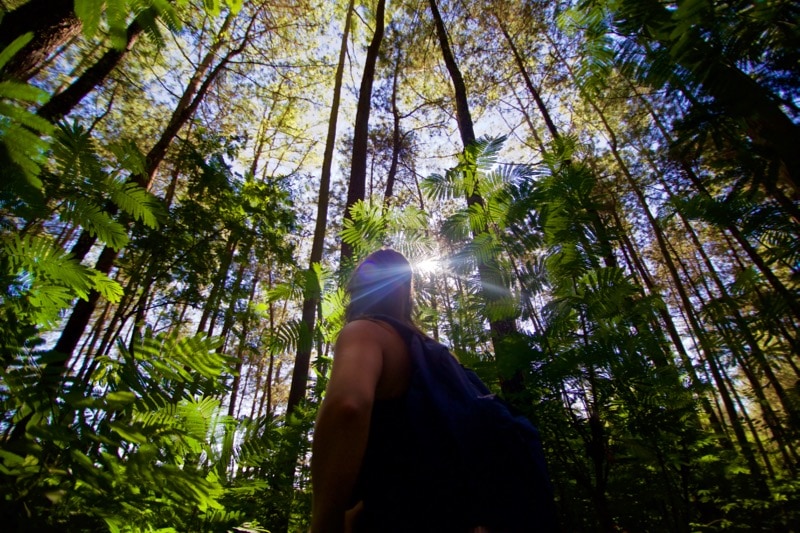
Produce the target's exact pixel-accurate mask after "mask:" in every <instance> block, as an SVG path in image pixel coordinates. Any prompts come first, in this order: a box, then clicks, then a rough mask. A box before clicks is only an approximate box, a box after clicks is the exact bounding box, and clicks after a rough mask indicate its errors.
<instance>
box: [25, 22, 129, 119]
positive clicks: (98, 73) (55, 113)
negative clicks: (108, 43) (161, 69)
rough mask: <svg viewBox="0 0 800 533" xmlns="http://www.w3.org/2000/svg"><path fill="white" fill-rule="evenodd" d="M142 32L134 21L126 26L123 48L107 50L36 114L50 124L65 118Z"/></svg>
mask: <svg viewBox="0 0 800 533" xmlns="http://www.w3.org/2000/svg"><path fill="white" fill-rule="evenodd" d="M142 31H143V28H142V26H141V25H140V24H139V22H138V21H136V20H134V21H133V22H132V23H131V24H130V26H128V31H127V36H128V40H127V44H126V46H125V48H123V49H121V50H118V49H116V48H110V49H108V50H107V51H106V53H105V54H103V56H102V57H101V58H100V59H98V60H97V62H96V63H95V64H94V65H92V66H91V67H89V68H88V69H87V70H86V71H85V72H84V73H83V74H81V76H80V77H79V78H78V79H77V80H75V81H74V82H72V84H71V85H70V86H69V87H67V88H66V89H64V90H63V91H61V92H60V93H58V94H56V95H54V96H53V97H52V98H50V100H49V101H48V102H47V103H46V104H44V105H43V106H42V107H41V108H39V110H38V111H37V112H36V114H37V115H39V116H40V117H42V118H45V119H47V120H49V121H50V122H52V123H56V122H58V121H59V120H61V119H62V118H64V117H65V116H67V115H68V114H69V113H70V111H72V109H73V108H74V107H75V106H76V105H78V103H80V101H81V100H83V98H84V97H86V95H87V94H89V93H90V92H92V91H93V90H94V89H95V88H96V87H98V86H99V85H101V84H102V83H103V82H104V81H105V80H106V78H107V77H108V75H109V74H111V72H112V71H113V70H114V69H115V68H116V67H117V65H119V63H120V61H122V58H123V57H125V54H127V53H128V52H130V50H131V49H132V48H133V45H134V44H136V41H137V40H138V39H139V35H141V33H142Z"/></svg>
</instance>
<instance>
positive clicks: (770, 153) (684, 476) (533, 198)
mask: <svg viewBox="0 0 800 533" xmlns="http://www.w3.org/2000/svg"><path fill="white" fill-rule="evenodd" d="M2 10H3V16H2V19H0V169H1V172H2V188H1V189H0V191H1V192H0V279H2V295H0V315H2V316H1V317H0V361H2V369H1V370H0V372H1V373H0V402H2V406H3V409H2V420H0V432H2V439H1V440H0V461H1V462H0V487H1V488H2V502H0V506H1V507H0V520H2V522H0V523H2V527H3V529H5V530H7V531H113V532H122V531H131V532H133V531H165V532H166V531H179V532H184V531H239V532H255V531H270V532H273V533H278V532H281V533H282V532H286V531H292V532H294V531H304V530H305V529H306V528H307V527H308V520H309V509H310V480H309V471H308V470H309V468H308V464H309V453H310V442H311V440H312V439H313V422H314V418H315V415H316V409H317V406H318V404H319V401H320V397H321V395H322V393H323V391H324V387H325V383H326V376H327V372H328V370H329V367H330V362H331V357H332V343H333V342H334V341H335V338H336V334H337V332H338V330H339V328H340V327H341V325H342V320H343V318H342V317H343V306H344V304H345V296H344V293H343V291H342V289H341V287H342V285H343V280H346V279H347V276H348V272H349V271H350V270H351V268H352V265H353V264H354V262H356V261H358V260H359V259H360V258H361V257H364V256H365V255H366V254H367V253H369V252H371V251H374V250H376V249H378V248H380V247H382V246H390V247H392V248H394V249H396V250H398V251H401V252H402V253H404V254H405V255H406V256H407V257H409V259H410V260H411V261H412V262H413V263H414V265H415V295H416V302H417V308H416V311H415V313H416V317H417V321H418V323H419V325H420V326H421V327H422V329H423V330H424V331H425V332H427V333H428V334H429V335H431V336H432V337H433V338H435V339H437V340H440V341H441V342H443V343H445V344H447V345H448V346H450V347H451V348H452V350H453V351H454V352H455V353H456V354H457V355H458V357H459V358H460V360H461V361H462V362H463V363H464V364H466V365H467V366H469V367H471V368H473V369H475V370H476V371H477V372H478V373H479V374H480V376H481V377H482V378H483V379H484V380H485V381H486V382H487V383H488V384H490V386H491V387H492V388H494V390H495V391H496V392H497V393H498V394H501V395H502V396H503V397H504V398H505V399H506V400H507V401H508V402H509V403H511V404H512V405H513V406H514V407H515V408H516V409H518V410H520V411H521V412H523V413H525V414H526V415H527V416H528V417H529V418H530V419H531V420H532V421H533V422H534V423H535V424H536V425H537V426H538V427H539V429H540V431H541V434H542V437H543V441H544V444H545V450H546V453H547V459H548V463H549V468H550V475H551V477H552V480H553V484H554V487H555V493H556V498H557V504H558V509H559V517H560V522H561V526H562V529H563V531H570V532H571V531H603V532H610V531H630V532H639V531H671V532H672V531H674V532H688V531H722V530H726V531H727V530H730V531H793V530H797V529H794V528H797V527H798V526H797V524H800V479H798V470H800V438H799V437H800V358H798V354H799V353H800V336H799V333H800V298H798V296H799V295H800V238H798V235H800V231H799V229H800V27H798V20H800V4H797V3H796V2H794V1H792V0H751V1H742V0H729V1H727V2H723V1H711V0H678V1H675V2H667V1H658V0H615V1H611V0H572V1H571V0H564V1H560V2H546V1H543V0H527V1H512V0H477V1H464V0H398V1H396V2H389V3H387V2H386V0H372V1H371V2H366V3H357V2H355V0H349V1H344V2H326V1H322V0H283V1H281V2H267V1H266V0H253V1H251V2H246V3H242V2H240V0H226V3H224V4H221V3H220V2H219V0H204V1H203V2H194V1H193V0H175V1H166V0H136V1H123V0H105V1H101V0H75V1H74V2H73V1H71V0H27V2H26V1H25V0H5V1H4V2H3V4H2ZM487 490H491V488H488V489H487Z"/></svg>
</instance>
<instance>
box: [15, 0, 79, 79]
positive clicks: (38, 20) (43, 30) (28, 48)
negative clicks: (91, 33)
mask: <svg viewBox="0 0 800 533" xmlns="http://www.w3.org/2000/svg"><path fill="white" fill-rule="evenodd" d="M80 31H81V22H80V20H78V18H77V17H76V16H75V12H74V11H73V2H72V0H30V1H29V2H26V3H24V4H22V5H21V6H19V7H18V8H16V9H14V10H13V11H10V12H8V13H6V14H5V16H3V19H2V21H1V22H0V50H3V49H5V47H6V46H8V45H9V44H11V42H12V41H14V39H16V38H18V37H20V36H22V35H25V34H26V33H29V32H32V33H33V38H32V39H31V41H30V42H29V43H28V44H26V45H25V46H24V47H23V48H22V50H20V51H19V52H18V53H17V54H16V55H15V56H14V57H13V58H12V59H11V60H10V61H9V62H8V63H7V64H6V65H5V66H4V67H3V70H2V73H0V74H2V77H4V78H14V79H16V80H18V81H27V80H29V79H30V78H31V77H32V76H33V75H34V74H35V73H36V71H37V70H38V69H39V68H40V67H41V65H42V64H43V63H44V62H45V61H46V60H47V58H48V57H50V56H51V55H52V54H53V53H54V52H55V51H56V50H58V49H59V48H60V47H61V46H63V45H64V44H65V43H67V42H69V40H70V39H72V38H73V37H75V36H76V35H78V33H80Z"/></svg>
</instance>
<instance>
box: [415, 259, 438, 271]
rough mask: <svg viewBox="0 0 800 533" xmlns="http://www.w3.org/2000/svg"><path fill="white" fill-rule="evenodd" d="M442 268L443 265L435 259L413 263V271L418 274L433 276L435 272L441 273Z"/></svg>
mask: <svg viewBox="0 0 800 533" xmlns="http://www.w3.org/2000/svg"><path fill="white" fill-rule="evenodd" d="M443 268H444V265H443V264H442V262H441V261H440V260H439V258H437V257H432V258H429V259H423V260H422V261H417V262H416V263H414V270H416V271H417V272H419V273H420V274H435V273H436V272H441V271H442V269H443Z"/></svg>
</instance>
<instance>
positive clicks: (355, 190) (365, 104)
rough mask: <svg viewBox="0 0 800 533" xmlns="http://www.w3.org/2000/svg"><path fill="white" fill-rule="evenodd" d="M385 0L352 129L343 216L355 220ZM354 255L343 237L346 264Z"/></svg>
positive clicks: (361, 192)
mask: <svg viewBox="0 0 800 533" xmlns="http://www.w3.org/2000/svg"><path fill="white" fill-rule="evenodd" d="M385 7H386V0H378V7H377V10H376V12H375V33H374V34H373V35H372V41H371V42H370V43H369V47H368V48H367V57H366V60H365V62H364V73H363V74H362V75H361V88H360V90H359V91H358V106H357V108H356V124H355V129H354V132H353V158H352V162H351V163H350V181H349V183H348V186H347V203H346V204H345V206H344V219H345V220H352V218H351V213H350V208H352V207H353V205H355V204H356V202H358V201H363V200H364V195H365V190H366V183H367V146H368V142H369V115H370V110H371V107H372V85H373V83H374V81H375V65H376V63H377V62H378V55H379V53H380V50H381V42H382V41H383V26H384V20H383V19H384V8H385ZM352 258H353V247H352V245H350V244H348V243H346V242H345V241H344V240H342V260H341V264H342V265H344V264H345V263H346V262H347V261H348V260H352Z"/></svg>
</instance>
